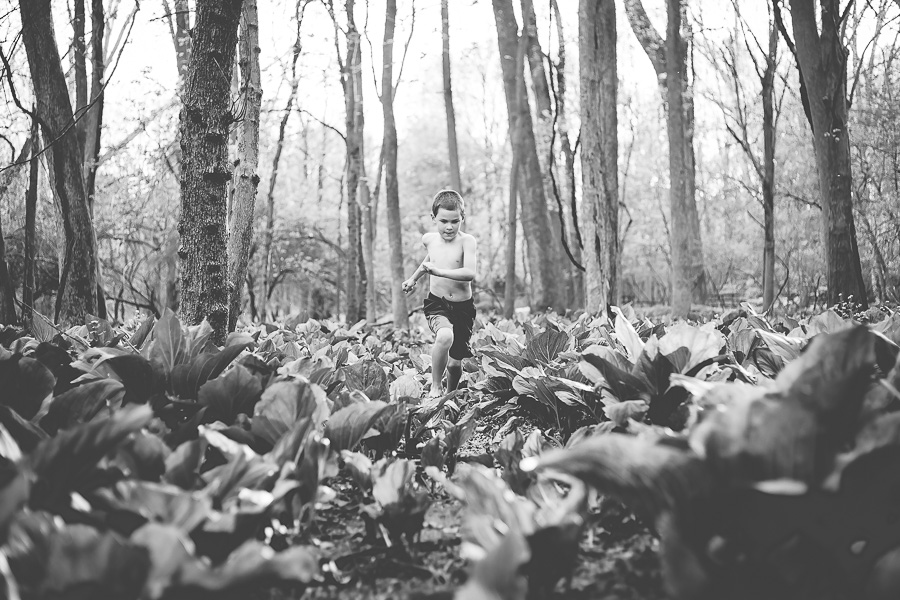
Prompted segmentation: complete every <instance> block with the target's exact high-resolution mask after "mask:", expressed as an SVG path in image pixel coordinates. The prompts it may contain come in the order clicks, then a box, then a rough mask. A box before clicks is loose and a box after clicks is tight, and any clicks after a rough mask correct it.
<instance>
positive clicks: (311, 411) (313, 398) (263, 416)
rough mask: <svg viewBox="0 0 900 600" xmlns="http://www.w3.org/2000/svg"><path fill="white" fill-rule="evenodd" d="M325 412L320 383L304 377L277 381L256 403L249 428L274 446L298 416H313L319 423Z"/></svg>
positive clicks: (316, 422)
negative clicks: (303, 379) (309, 381)
mask: <svg viewBox="0 0 900 600" xmlns="http://www.w3.org/2000/svg"><path fill="white" fill-rule="evenodd" d="M328 413H329V411H328V405H327V403H326V398H325V391H324V390H323V389H322V388H320V387H319V386H317V385H313V384H311V383H307V382H305V381H276V382H275V383H273V384H272V385H270V386H269V387H267V388H266V390H265V391H264V392H263V394H262V398H261V399H260V401H259V402H257V403H256V407H255V408H254V409H253V419H252V423H251V429H250V430H251V431H252V432H253V434H254V435H256V436H258V437H260V438H261V439H263V440H265V441H266V442H268V443H270V444H272V445H273V446H274V445H275V443H276V442H277V441H278V440H279V439H280V438H281V436H283V435H284V434H285V433H287V431H288V430H289V429H290V428H291V426H292V425H293V424H294V423H296V422H297V421H299V420H300V419H303V418H305V417H312V419H313V422H314V423H315V424H316V426H318V424H319V423H321V422H322V421H324V420H325V419H326V418H327V416H328Z"/></svg>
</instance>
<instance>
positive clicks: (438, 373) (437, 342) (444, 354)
mask: <svg viewBox="0 0 900 600" xmlns="http://www.w3.org/2000/svg"><path fill="white" fill-rule="evenodd" d="M452 345H453V328H452V327H441V328H440V329H438V330H437V333H435V334H434V346H433V347H432V348H431V394H430V395H431V396H440V395H441V380H442V379H443V378H444V370H445V369H446V368H447V361H448V360H449V359H450V346H452Z"/></svg>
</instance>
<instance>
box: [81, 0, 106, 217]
mask: <svg viewBox="0 0 900 600" xmlns="http://www.w3.org/2000/svg"><path fill="white" fill-rule="evenodd" d="M105 29H106V17H105V15H104V13H103V0H91V95H90V104H91V106H90V107H89V108H88V109H87V114H85V116H84V119H83V123H84V146H83V149H84V181H85V194H86V195H87V200H88V206H89V207H90V209H91V216H93V214H94V190H95V189H96V184H97V163H98V161H99V158H100V131H101V128H102V126H103V100H104V98H103V95H104V94H103V76H104V74H105V70H106V64H105V61H104V56H103V34H104V31H105Z"/></svg>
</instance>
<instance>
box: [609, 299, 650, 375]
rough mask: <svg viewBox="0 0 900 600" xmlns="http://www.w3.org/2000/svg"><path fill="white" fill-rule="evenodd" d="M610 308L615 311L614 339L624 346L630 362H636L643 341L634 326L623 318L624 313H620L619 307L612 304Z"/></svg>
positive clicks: (642, 346) (642, 347)
mask: <svg viewBox="0 0 900 600" xmlns="http://www.w3.org/2000/svg"><path fill="white" fill-rule="evenodd" d="M612 310H613V312H614V313H616V323H615V331H616V339H617V340H619V343H621V344H622V346H624V347H625V351H626V352H627V353H628V359H629V360H630V361H631V362H636V361H637V358H638V356H640V355H641V351H642V350H643V349H644V342H643V341H641V338H640V336H639V335H638V334H637V331H635V330H634V327H632V325H631V323H630V322H629V321H628V319H626V318H625V315H624V314H622V311H621V310H620V309H619V307H618V306H613V307H612Z"/></svg>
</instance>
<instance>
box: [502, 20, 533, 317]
mask: <svg viewBox="0 0 900 600" xmlns="http://www.w3.org/2000/svg"><path fill="white" fill-rule="evenodd" d="M527 43H528V42H527V40H526V38H525V36H519V42H518V44H517V49H516V90H517V91H524V89H525V86H524V85H522V83H523V79H524V77H525V73H524V66H525V52H526V48H525V46H526V45H527ZM523 100H524V98H523V95H521V94H520V95H518V96H517V98H516V106H515V109H516V110H515V112H514V114H515V119H516V123H515V126H514V127H510V131H509V133H510V146H511V147H512V166H511V167H510V169H509V212H508V220H507V234H506V238H507V239H506V285H505V287H504V291H503V316H504V317H505V318H507V319H512V318H513V314H514V313H515V311H516V226H517V221H518V215H517V213H518V201H519V171H520V170H521V169H520V167H519V164H520V160H519V151H520V149H521V147H522V144H521V143H520V141H517V140H514V139H513V137H515V136H517V135H520V134H521V131H522V128H521V127H520V126H519V122H518V119H519V115H520V114H521V111H522V101H523Z"/></svg>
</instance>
